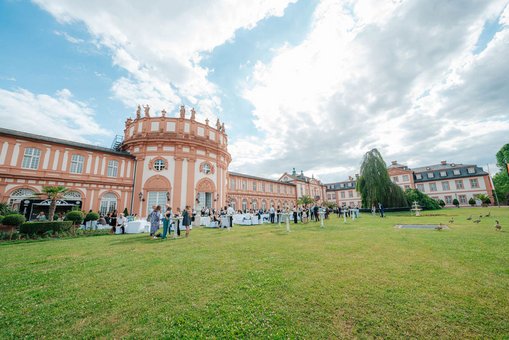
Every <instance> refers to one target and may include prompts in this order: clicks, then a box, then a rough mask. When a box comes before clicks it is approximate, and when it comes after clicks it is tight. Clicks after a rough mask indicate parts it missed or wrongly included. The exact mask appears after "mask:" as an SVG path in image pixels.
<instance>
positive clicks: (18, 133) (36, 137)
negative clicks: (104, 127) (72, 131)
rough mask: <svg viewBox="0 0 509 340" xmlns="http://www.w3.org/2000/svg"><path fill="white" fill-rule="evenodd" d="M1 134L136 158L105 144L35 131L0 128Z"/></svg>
mask: <svg viewBox="0 0 509 340" xmlns="http://www.w3.org/2000/svg"><path fill="white" fill-rule="evenodd" d="M0 135H9V136H14V137H19V138H26V139H31V140H36V141H41V142H48V143H55V144H62V145H68V146H72V147H75V148H80V149H86V150H91V151H101V152H105V153H110V154H114V155H119V156H124V157H132V158H134V156H132V155H131V154H130V153H128V152H126V151H116V150H113V149H109V148H105V147H103V146H97V145H92V144H85V143H78V142H73V141H70V140H65V139H60V138H53V137H47V136H42V135H36V134H33V133H28V132H23V131H17V130H11V129H4V128H0Z"/></svg>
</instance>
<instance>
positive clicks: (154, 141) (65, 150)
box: [0, 106, 325, 218]
mask: <svg viewBox="0 0 509 340" xmlns="http://www.w3.org/2000/svg"><path fill="white" fill-rule="evenodd" d="M141 111H142V109H141V107H139V106H138V109H137V111H136V117H135V118H134V119H131V118H129V119H127V121H126V122H125V129H124V135H123V138H122V140H121V141H119V142H118V144H116V145H115V144H114V145H113V146H112V148H104V147H98V146H94V145H88V144H82V143H77V142H73V141H68V140H61V139H56V138H52V137H46V136H40V135H34V134H30V133H24V132H20V131H14V130H8V129H3V128H0V202H9V203H10V204H11V205H12V206H13V207H14V208H15V209H19V210H20V212H22V213H24V214H25V215H26V216H27V217H28V218H31V217H33V216H34V215H35V214H37V213H38V212H39V211H41V210H45V209H47V206H48V205H49V202H48V201H47V200H46V201H45V200H43V199H37V198H36V197H35V196H34V194H35V193H38V192H41V190H42V188H43V187H44V186H50V185H62V186H65V187H67V188H68V189H69V192H68V193H67V194H66V195H65V196H64V198H63V199H62V200H61V201H60V202H59V209H62V210H67V209H69V207H71V206H79V207H80V208H81V209H83V210H90V209H91V210H94V211H100V212H101V213H107V212H110V211H112V210H114V209H116V210H119V211H122V210H124V208H127V210H128V211H130V212H132V213H136V214H138V215H139V216H146V215H147V213H148V212H149V209H150V208H151V207H152V206H153V205H157V204H159V205H165V204H170V205H171V206H172V207H173V209H176V208H180V209H183V208H184V207H185V206H186V205H189V206H191V207H194V208H195V209H197V210H200V209H201V208H203V207H205V206H206V207H209V208H216V209H218V208H220V207H224V206H226V205H228V204H231V205H232V206H233V207H234V208H235V209H237V210H238V209H242V210H249V209H260V208H262V209H269V208H270V207H271V206H274V207H275V208H277V207H278V206H279V207H292V206H293V205H295V204H296V203H297V199H298V198H299V197H300V196H301V195H302V194H301V193H305V194H307V193H313V194H314V195H315V196H316V198H317V200H318V201H319V202H321V201H322V200H323V198H324V196H325V187H324V186H323V185H322V184H321V183H320V182H319V181H318V180H315V179H309V178H308V177H306V176H303V175H302V176H286V177H284V180H279V181H275V180H271V179H266V178H260V177H255V176H251V175H245V174H240V173H235V172H229V171H228V166H229V164H230V162H231V156H230V154H229V152H228V136H227V134H226V132H225V128H224V124H220V122H219V120H218V121H217V122H216V124H215V125H214V126H211V125H209V121H208V120H206V121H205V123H200V122H198V121H196V119H195V116H196V112H195V111H194V109H192V110H191V111H190V115H189V114H187V115H188V117H186V110H185V108H184V107H183V106H182V107H181V108H180V112H179V116H178V117H167V116H166V112H165V111H162V112H161V116H158V117H154V116H151V115H150V108H149V107H148V106H146V107H144V113H142V112H141Z"/></svg>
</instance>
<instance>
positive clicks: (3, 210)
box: [0, 203, 18, 216]
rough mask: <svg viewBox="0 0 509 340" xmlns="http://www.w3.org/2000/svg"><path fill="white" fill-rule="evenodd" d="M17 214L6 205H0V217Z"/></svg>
mask: <svg viewBox="0 0 509 340" xmlns="http://www.w3.org/2000/svg"><path fill="white" fill-rule="evenodd" d="M17 213H18V212H17V211H15V210H12V209H11V207H9V205H8V204H7V203H0V215H3V216H6V215H10V214H17Z"/></svg>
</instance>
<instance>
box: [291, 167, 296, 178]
mask: <svg viewBox="0 0 509 340" xmlns="http://www.w3.org/2000/svg"><path fill="white" fill-rule="evenodd" d="M296 174H297V173H296V172H295V168H293V170H292V176H295V175H296Z"/></svg>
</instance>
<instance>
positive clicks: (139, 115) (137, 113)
mask: <svg viewBox="0 0 509 340" xmlns="http://www.w3.org/2000/svg"><path fill="white" fill-rule="evenodd" d="M140 118H141V106H140V105H139V104H138V108H137V109H136V119H140Z"/></svg>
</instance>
